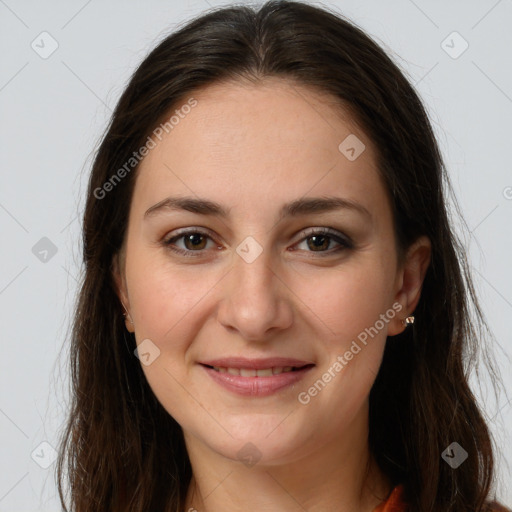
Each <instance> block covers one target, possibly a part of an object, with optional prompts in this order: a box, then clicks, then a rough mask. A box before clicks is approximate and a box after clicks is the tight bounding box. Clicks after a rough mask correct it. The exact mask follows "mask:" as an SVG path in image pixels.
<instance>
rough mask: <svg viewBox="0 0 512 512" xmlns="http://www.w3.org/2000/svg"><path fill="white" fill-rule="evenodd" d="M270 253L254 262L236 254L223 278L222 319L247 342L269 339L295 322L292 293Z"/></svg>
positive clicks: (262, 254)
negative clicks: (249, 261) (273, 263)
mask: <svg viewBox="0 0 512 512" xmlns="http://www.w3.org/2000/svg"><path fill="white" fill-rule="evenodd" d="M268 252H270V251H263V252H262V253H261V254H260V255H259V256H258V257H257V258H256V259H255V260H254V261H252V262H251V263H248V262H247V261H245V260H244V259H243V258H242V257H240V256H239V255H238V254H235V255H234V262H233V267H232V268H231V270H230V272H229V273H228V275H227V276H226V277H225V279H223V280H222V282H223V283H224V284H223V294H222V299H221V303H220V305H219V308H218V310H217V318H218V321H219V322H220V324H221V325H223V326H224V327H225V328H226V329H228V330H230V331H233V332H237V333H238V334H239V336H240V337H242V338H243V339H245V340H247V341H252V342H267V341H269V339H270V338H273V337H274V336H275V334H276V333H278V332H279V331H282V330H284V329H287V328H288V327H290V326H291V325H292V322H293V308H292V303H291V297H292V293H291V291H290V289H289V288H288V287H287V285H286V283H285V282H284V279H283V277H282V276H280V275H279V271H275V270H273V268H271V264H272V261H271V258H270V257H269V256H267V254H266V253H268ZM274 267H275V265H274Z"/></svg>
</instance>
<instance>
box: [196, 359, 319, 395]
mask: <svg viewBox="0 0 512 512" xmlns="http://www.w3.org/2000/svg"><path fill="white" fill-rule="evenodd" d="M286 363H288V364H286ZM290 363H293V364H290ZM200 366H201V367H202V368H204V371H205V372H206V373H207V374H208V375H209V377H210V378H211V379H212V380H213V381H214V382H216V383H217V384H219V385H220V386H221V387H222V388H224V389H227V390H229V391H231V392H232V393H235V394H238V395H244V396H253V397H256V396H258V397H263V396H269V395H272V394H274V393H276V392H278V391H281V390H284V389H285V388H288V387H292V388H293V384H296V383H297V382H298V381H300V380H301V379H303V378H304V376H305V375H306V374H307V373H308V372H309V371H310V370H311V369H312V368H314V366H315V364H313V363H308V362H306V361H298V360H291V359H285V358H274V359H272V360H270V359H267V360H247V359H239V358H238V359H236V360H235V359H233V358H230V359H224V360H216V361H208V362H207V363H206V362H205V363H200Z"/></svg>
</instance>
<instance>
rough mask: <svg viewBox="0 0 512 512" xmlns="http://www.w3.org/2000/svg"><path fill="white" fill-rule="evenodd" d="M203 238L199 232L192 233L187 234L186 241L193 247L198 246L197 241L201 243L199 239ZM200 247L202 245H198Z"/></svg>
mask: <svg viewBox="0 0 512 512" xmlns="http://www.w3.org/2000/svg"><path fill="white" fill-rule="evenodd" d="M202 238H203V235H201V234H199V233H192V234H190V235H188V236H187V238H186V241H187V242H188V243H190V244H191V245H192V247H193V248H196V249H197V248H198V247H199V246H198V245H197V244H198V243H199V244H201V240H202ZM199 248H202V247H199Z"/></svg>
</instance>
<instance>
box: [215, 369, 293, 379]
mask: <svg viewBox="0 0 512 512" xmlns="http://www.w3.org/2000/svg"><path fill="white" fill-rule="evenodd" d="M213 369H214V370H216V371H218V372H219V373H229V374H230V375H240V376H241V377H271V376H272V375H279V374H280V373H284V372H291V371H292V369H293V366H276V367H274V368H264V369H262V370H254V369H251V368H223V367H222V366H214V367H213Z"/></svg>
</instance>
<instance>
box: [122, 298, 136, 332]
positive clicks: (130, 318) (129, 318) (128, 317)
mask: <svg viewBox="0 0 512 512" xmlns="http://www.w3.org/2000/svg"><path fill="white" fill-rule="evenodd" d="M121 304H123V303H122V302H121ZM123 309H124V313H123V316H124V318H125V321H126V319H128V321H129V322H130V323H131V324H132V325H133V327H134V328H135V325H134V323H133V320H132V317H131V316H130V313H128V311H127V310H126V307H125V305H124V304H123ZM128 330H130V329H128ZM130 332H132V331H130Z"/></svg>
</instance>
